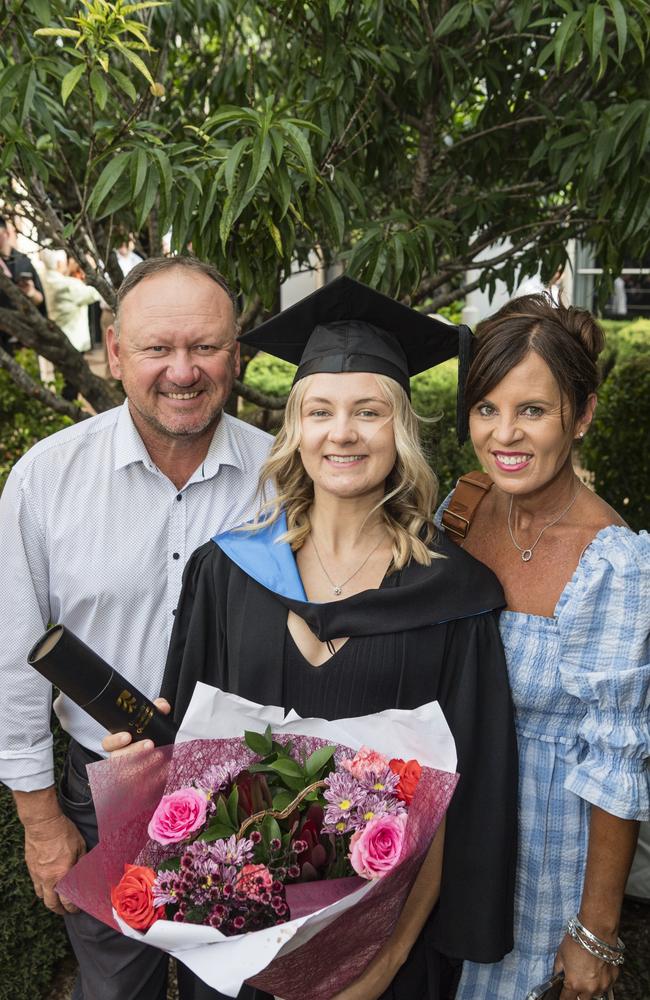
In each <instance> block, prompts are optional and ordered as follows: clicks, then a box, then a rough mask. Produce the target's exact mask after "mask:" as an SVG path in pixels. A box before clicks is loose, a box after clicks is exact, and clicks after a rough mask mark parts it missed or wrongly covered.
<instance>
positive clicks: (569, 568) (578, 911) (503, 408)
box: [443, 295, 650, 1000]
mask: <svg viewBox="0 0 650 1000" xmlns="http://www.w3.org/2000/svg"><path fill="white" fill-rule="evenodd" d="M602 346H603V335H602V331H601V330H600V328H599V327H598V325H597V324H596V322H595V321H594V319H593V318H592V317H591V315H590V314H589V313H587V312H585V311H582V310H577V309H573V308H568V309H567V308H563V307H561V306H560V307H555V306H554V305H553V304H552V303H551V302H550V301H549V300H548V299H547V298H546V297H544V296H541V295H540V296H538V295H535V296H526V297H523V298H519V299H515V300H513V301H512V302H510V303H508V304H507V305H506V306H505V307H504V308H503V309H501V310H500V311H499V312H498V313H497V314H496V315H495V316H493V317H491V318H490V319H488V320H486V321H485V322H484V323H483V324H481V325H480V326H479V328H478V330H477V343H476V345H475V352H474V359H473V362H472V366H471V369H470V372H469V377H468V383H467V390H466V404H467V408H468V413H469V425H470V433H471V437H472V442H473V445H474V448H475V451H476V454H477V456H478V458H479V460H480V462H481V464H482V465H483V468H484V469H485V470H486V472H487V473H488V475H489V477H490V479H491V480H492V485H491V488H488V489H487V490H485V486H486V485H487V486H488V487H489V485H490V484H489V480H488V482H487V484H486V483H485V482H484V483H483V484H482V485H483V488H481V487H476V489H477V490H478V495H480V496H481V497H483V499H482V500H481V501H480V503H479V504H478V506H477V507H476V510H475V512H474V516H473V517H470V518H464V517H463V515H462V514H461V516H460V517H459V516H458V513H456V514H453V513H447V514H445V515H443V523H444V524H445V526H446V527H447V530H449V531H450V537H451V536H452V535H453V534H454V533H456V535H457V537H456V540H457V541H459V542H460V544H462V545H463V547H464V548H465V549H466V551H468V552H470V553H471V554H472V555H474V556H475V557H477V558H478V559H480V560H481V561H482V562H484V563H485V564H486V565H488V566H489V567H490V568H491V569H492V570H493V571H494V572H495V573H496V575H497V577H498V578H499V580H500V581H501V583H502V585H503V588H504V591H505V595H506V600H507V609H506V610H505V611H504V612H502V614H501V624H500V627H501V636H502V639H503V643H504V647H505V650H506V658H507V662H508V672H509V677H510V683H511V687H512V692H513V698H514V703H515V713H516V716H515V717H516V727H517V735H518V743H519V768H520V779H519V857H518V874H517V881H516V890H515V947H514V950H513V951H512V952H511V953H510V954H509V955H507V956H506V957H505V958H504V959H503V961H501V962H499V963H498V964H495V965H477V964H472V963H465V966H464V969H463V976H462V980H461V983H460V987H459V990H458V994H457V998H458V1000H476V998H479V997H480V998H484V997H485V998H489V1000H523V998H524V997H525V996H526V994H527V993H528V991H529V990H530V989H531V987H533V986H534V985H536V984H539V983H540V982H543V981H545V980H547V979H549V978H550V976H551V974H552V972H554V971H555V972H561V971H562V972H564V985H563V988H562V991H561V994H560V997H561V1000H592V998H594V1000H595V998H598V997H606V996H608V995H609V996H611V992H610V990H611V986H612V984H613V983H614V981H615V979H616V977H617V975H618V972H619V965H618V964H617V963H620V960H621V958H622V951H621V950H620V943H619V939H618V925H619V918H620V910H621V904H622V900H623V893H624V888H625V882H626V878H627V874H628V870H629V866H630V863H631V860H632V856H633V853H634V845H635V842H636V837H637V829H638V822H637V821H638V820H643V819H647V818H648V816H649V815H650V790H649V783H650V772H649V770H648V767H649V760H650V735H649V725H648V721H649V719H648V709H649V705H650V650H649V626H650V541H649V539H648V535H647V533H646V532H641V533H640V534H639V535H637V534H635V533H634V532H632V531H631V530H630V529H629V528H628V527H627V526H626V524H625V522H624V521H623V519H622V518H621V517H620V515H619V514H617V512H616V511H615V510H612V508H611V507H609V506H608V504H607V503H605V502H604V501H603V500H602V499H601V498H599V497H598V496H597V495H596V494H594V493H593V492H592V491H591V490H589V489H587V488H586V487H585V486H584V485H583V484H582V483H581V481H580V479H579V478H578V476H577V475H576V472H575V470H574V468H573V464H572V447H573V444H574V441H576V440H579V439H581V438H582V437H583V436H584V434H585V433H586V432H587V431H588V428H589V425H590V423H591V420H592V417H593V414H594V410H595V406H596V395H595V392H596V388H597V385H598V372H597V367H596V359H597V356H598V353H599V351H600V350H601V349H602ZM629 460H630V462H633V461H634V455H630V456H629ZM486 478H487V477H486ZM466 488H467V487H466ZM449 503H450V500H449V498H448V500H447V501H446V502H445V504H444V505H443V507H446V506H447V505H448V504H449ZM451 508H452V510H453V508H454V502H453V500H452V501H451ZM456 510H457V511H459V510H460V508H459V507H456ZM466 513H467V511H466V510H465V514H466ZM467 520H469V521H470V527H469V530H467V524H466V521H467ZM459 529H460V530H459ZM458 536H463V537H458ZM567 924H568V927H569V929H568V931H567Z"/></svg>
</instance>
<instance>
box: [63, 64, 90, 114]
mask: <svg viewBox="0 0 650 1000" xmlns="http://www.w3.org/2000/svg"><path fill="white" fill-rule="evenodd" d="M85 68H86V67H85V64H84V63H78V64H77V65H76V66H73V67H72V69H71V70H68V72H67V73H66V75H65V76H64V77H63V79H62V80H61V100H62V101H63V104H64V105H65V103H66V102H67V100H68V98H69V97H70V94H71V93H72V91H73V90H74V88H75V87H76V86H77V84H78V83H79V80H80V79H81V77H82V75H83V71H84V69H85Z"/></svg>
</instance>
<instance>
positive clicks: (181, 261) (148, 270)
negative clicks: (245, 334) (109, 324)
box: [113, 256, 238, 337]
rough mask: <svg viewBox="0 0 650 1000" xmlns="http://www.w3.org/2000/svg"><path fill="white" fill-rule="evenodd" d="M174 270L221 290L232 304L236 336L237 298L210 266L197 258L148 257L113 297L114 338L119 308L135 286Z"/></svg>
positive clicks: (118, 322)
mask: <svg viewBox="0 0 650 1000" xmlns="http://www.w3.org/2000/svg"><path fill="white" fill-rule="evenodd" d="M174 268H183V269H184V270H186V271H189V272H193V273H194V274H203V275H205V277H206V278H210V279H211V280H212V281H214V283H215V284H216V285H218V286H219V288H222V289H223V291H224V292H225V293H226V295H227V296H228V298H229V299H230V302H231V304H232V311H233V319H234V327H235V334H237V332H238V308H237V298H236V296H235V293H234V292H233V290H232V289H231V287H230V285H229V284H228V282H227V281H226V279H225V278H224V276H223V275H222V274H221V273H220V272H219V271H218V270H217V269H216V267H214V266H213V265H212V264H208V263H207V262H206V261H204V260H199V258H198V257H191V256H179V257H148V258H147V260H143V261H142V262H141V263H140V264H136V266H135V267H134V268H133V269H132V270H131V271H129V273H128V274H127V275H126V277H125V278H124V280H123V281H122V284H121V285H120V287H119V288H118V290H117V293H116V297H115V314H114V318H113V328H114V330H115V334H116V336H117V337H119V335H120V308H121V306H122V303H123V302H124V299H125V298H126V296H127V295H128V294H129V292H131V291H133V289H134V288H135V287H136V285H139V284H140V282H141V281H144V279H145V278H149V277H151V275H152V274H164V272H165V271H171V270H173V269H174Z"/></svg>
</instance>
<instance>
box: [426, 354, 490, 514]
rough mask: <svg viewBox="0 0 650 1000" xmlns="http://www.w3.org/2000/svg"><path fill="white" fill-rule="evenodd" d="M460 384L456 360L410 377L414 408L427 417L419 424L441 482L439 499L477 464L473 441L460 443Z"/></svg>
mask: <svg viewBox="0 0 650 1000" xmlns="http://www.w3.org/2000/svg"><path fill="white" fill-rule="evenodd" d="M457 387H458V369H457V363H456V361H446V362H445V363H444V364H442V365H438V367H437V368H432V369H431V370H430V371H428V372H424V373H423V374H422V375H416V377H415V378H414V379H412V380H411V398H412V402H413V407H414V409H415V412H416V413H417V414H418V416H420V417H424V418H426V419H425V420H423V422H422V424H421V425H420V426H421V431H420V433H421V436H422V442H423V445H424V448H425V451H426V453H427V457H428V459H429V464H430V465H431V468H432V469H433V471H434V472H435V474H436V476H437V477H438V481H439V483H440V494H439V499H440V500H443V499H444V497H446V496H447V494H448V493H449V492H450V490H452V489H453V487H454V486H455V485H456V480H457V479H458V477H459V476H462V475H463V473H464V472H469V471H470V469H476V468H477V467H478V463H477V460H476V456H475V454H474V449H473V448H472V445H471V443H470V442H469V441H467V442H466V443H465V444H464V445H463V446H462V447H459V445H458V438H457V437H456V392H457Z"/></svg>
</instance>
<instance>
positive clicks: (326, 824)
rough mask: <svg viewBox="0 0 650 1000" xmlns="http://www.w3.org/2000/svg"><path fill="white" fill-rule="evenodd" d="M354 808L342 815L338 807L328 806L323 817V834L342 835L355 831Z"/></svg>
mask: <svg viewBox="0 0 650 1000" xmlns="http://www.w3.org/2000/svg"><path fill="white" fill-rule="evenodd" d="M355 817H356V808H355V809H354V810H352V812H349V813H344V812H341V810H340V809H339V808H338V806H328V807H327V809H326V810H325V815H324V816H323V833H335V834H339V835H341V834H343V833H349V832H350V830H356V828H357V821H356V818H355Z"/></svg>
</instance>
